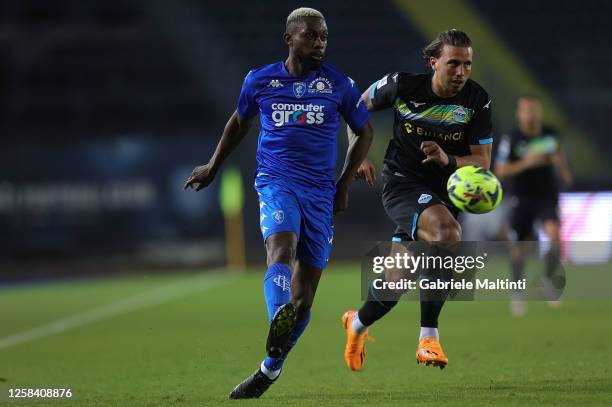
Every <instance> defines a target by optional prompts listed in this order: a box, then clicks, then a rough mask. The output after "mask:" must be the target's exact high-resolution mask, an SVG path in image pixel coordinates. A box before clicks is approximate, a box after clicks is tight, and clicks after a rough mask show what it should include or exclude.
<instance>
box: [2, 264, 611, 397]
mask: <svg viewBox="0 0 612 407" xmlns="http://www.w3.org/2000/svg"><path fill="white" fill-rule="evenodd" d="M262 277H263V267H262V269H261V270H258V271H257V272H251V273H247V274H246V275H241V276H236V277H228V276H227V275H225V274H223V273H202V274H200V275H192V274H184V273H170V272H169V273H165V274H154V275H150V276H140V275H139V276H134V275H132V276H128V277H109V278H104V279H95V280H92V279H90V280H79V281H64V282H56V283H52V284H36V285H28V286H20V287H10V288H4V289H2V290H0V388H2V387H4V388H5V390H4V392H6V388H7V387H21V388H23V387H44V388H51V387H70V388H71V389H72V390H73V391H74V395H75V398H74V399H72V400H64V401H57V400H53V401H40V400H37V401H33V400H27V401H26V400H19V401H16V400H6V399H4V400H0V405H3V406H4V405H6V406H12V405H14V406H25V405H35V406H43V405H49V406H216V405H239V404H241V405H242V404H244V405H262V406H263V405H278V406H281V405H282V406H318V407H322V406H343V405H346V406H356V405H369V406H395V405H398V406H399V405H402V406H404V405H409V406H564V405H567V406H587V405H601V406H610V405H612V370H611V366H610V365H611V363H612V339H611V338H612V324H611V321H612V319H611V315H612V302H565V303H563V304H562V306H561V308H559V309H550V308H548V307H547V305H546V304H545V303H536V302H531V303H529V304H528V313H527V315H526V316H524V317H522V318H513V317H511V316H510V314H509V305H508V303H507V302H501V301H498V302H492V301H491V302H471V303H459V302H452V303H448V304H447V305H446V306H445V309H444V312H443V314H442V317H441V321H440V323H441V339H442V344H443V346H444V349H445V351H446V353H447V355H448V356H449V359H450V362H449V366H448V367H447V368H446V369H445V370H443V371H441V370H439V369H434V368H431V367H424V366H417V365H416V362H415V359H414V352H415V349H416V344H417V339H418V338H417V335H418V326H419V324H418V320H419V312H418V304H417V303H414V302H403V303H400V304H399V305H398V306H397V307H396V309H394V310H393V312H392V313H391V314H389V315H388V316H387V317H386V318H385V319H383V320H382V321H380V322H379V323H377V324H376V325H375V326H374V327H373V328H372V329H371V332H370V333H371V335H372V336H374V337H375V339H376V340H375V342H374V343H368V345H367V358H366V367H365V369H364V371H362V372H359V373H354V372H351V371H349V370H348V369H347V368H346V366H345V364H344V360H343V356H342V353H343V347H344V332H343V330H342V328H341V323H340V316H341V315H342V313H343V312H344V311H345V310H346V309H348V308H355V307H358V306H359V304H360V299H359V292H360V291H359V281H360V279H359V274H358V266H356V265H348V264H347V265H342V264H340V265H338V264H332V265H331V266H330V267H329V269H328V270H326V271H325V272H324V276H323V279H322V280H321V284H320V286H319V292H318V294H317V298H316V301H315V305H314V308H313V318H312V321H311V323H310V326H309V328H308V329H307V330H306V332H305V334H304V335H303V337H302V338H301V340H300V342H299V343H298V345H297V346H296V348H295V349H294V351H293V352H292V354H291V355H290V356H289V358H288V360H287V362H286V364H285V368H284V371H283V374H282V376H281V377H280V379H279V381H278V382H277V383H275V384H274V385H273V386H272V387H271V388H270V390H269V391H268V392H267V393H266V394H264V396H263V397H262V398H261V399H259V400H248V401H232V400H228V399H227V396H228V393H229V392H230V391H231V389H232V388H233V387H234V385H235V384H237V383H238V382H239V381H241V380H242V379H243V378H244V377H246V376H247V375H248V374H250V373H251V372H252V371H254V370H255V368H256V367H257V366H258V365H259V363H260V362H261V360H262V358H263V356H264V343H265V338H266V334H267V328H266V324H267V320H266V311H265V306H264V300H263V289H262ZM67 317H68V318H67ZM58 321H59V322H58ZM53 322H56V324H54V325H49V323H53ZM11 341H12V342H11Z"/></svg>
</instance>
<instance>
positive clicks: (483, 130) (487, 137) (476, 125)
mask: <svg viewBox="0 0 612 407" xmlns="http://www.w3.org/2000/svg"><path fill="white" fill-rule="evenodd" d="M492 127H493V125H492V124H491V99H489V97H488V96H487V98H486V102H485V103H484V104H483V105H482V106H480V109H478V110H477V111H476V114H475V115H474V118H473V119H472V123H471V125H470V127H469V129H468V141H469V143H470V144H491V143H492V142H493V136H492V134H491V130H492Z"/></svg>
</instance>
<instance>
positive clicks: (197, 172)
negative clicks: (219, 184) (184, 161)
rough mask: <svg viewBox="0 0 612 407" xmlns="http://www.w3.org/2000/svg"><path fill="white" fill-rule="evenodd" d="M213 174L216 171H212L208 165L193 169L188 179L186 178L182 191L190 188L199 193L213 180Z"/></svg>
mask: <svg viewBox="0 0 612 407" xmlns="http://www.w3.org/2000/svg"><path fill="white" fill-rule="evenodd" d="M215 173H216V171H214V170H213V168H212V166H211V165H210V164H205V165H200V166H199V167H195V168H194V170H193V171H192V173H191V175H190V176H189V178H187V181H186V182H185V187H184V189H187V188H191V189H195V190H196V191H199V190H200V189H202V188H206V187H207V186H208V185H210V183H211V182H212V181H213V179H215Z"/></svg>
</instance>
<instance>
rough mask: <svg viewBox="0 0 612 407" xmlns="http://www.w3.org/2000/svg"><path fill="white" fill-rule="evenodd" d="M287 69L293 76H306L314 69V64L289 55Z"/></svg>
mask: <svg viewBox="0 0 612 407" xmlns="http://www.w3.org/2000/svg"><path fill="white" fill-rule="evenodd" d="M285 69H286V70H287V72H289V74H290V75H292V76H306V75H308V74H309V73H310V71H312V66H310V65H309V64H307V63H305V62H303V61H300V60H299V59H298V58H296V57H294V56H292V55H289V56H288V57H287V59H286V60H285Z"/></svg>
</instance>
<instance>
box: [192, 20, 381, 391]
mask: <svg viewBox="0 0 612 407" xmlns="http://www.w3.org/2000/svg"><path fill="white" fill-rule="evenodd" d="M327 37H328V31H327V25H326V23H325V18H324V17H323V15H322V14H321V13H320V12H318V11H317V10H314V9H311V8H299V9H296V10H294V11H293V12H291V13H290V14H289V16H288V17H287V25H286V32H285V34H284V40H285V43H286V44H287V46H288V48H289V56H288V58H287V59H286V60H285V61H279V62H276V63H273V64H270V65H267V66H264V67H262V68H259V69H255V70H252V71H250V72H249V73H248V75H247V76H246V78H245V80H244V84H243V86H242V91H241V92H240V97H239V99H238V107H237V109H236V112H235V113H234V114H233V115H232V116H231V117H230V119H229V121H228V123H227V125H226V126H225V130H224V131H223V135H222V136H221V140H220V141H219V144H218V146H217V149H216V151H215V152H214V154H213V156H212V158H211V159H210V161H209V162H208V164H205V165H202V166H199V167H196V168H195V169H194V170H193V173H192V174H191V176H190V177H189V178H188V179H187V182H186V183H185V188H188V187H191V188H195V190H196V191H199V190H200V189H202V188H204V187H206V186H207V185H209V184H210V183H211V182H212V181H213V179H214V177H215V174H216V173H217V171H218V170H219V167H220V166H221V164H222V163H223V161H224V160H225V159H226V158H227V156H228V155H229V154H230V153H231V152H232V151H233V150H234V148H235V147H236V146H237V145H238V144H239V143H240V141H241V140H242V139H243V138H244V136H245V135H246V134H247V132H248V130H249V128H250V127H251V124H252V122H253V119H254V117H255V116H256V115H257V113H259V117H260V120H261V131H260V133H259V142H258V148H257V162H258V168H257V171H256V175H255V189H256V190H257V193H258V195H259V207H260V227H261V233H262V235H263V238H264V241H265V247H266V252H267V263H268V269H267V272H266V275H265V278H264V295H265V299H266V305H267V308H268V317H269V320H270V327H269V332H268V339H267V342H266V352H267V355H268V356H267V357H266V358H265V360H264V361H263V362H262V363H261V366H260V367H259V368H258V369H257V370H256V371H255V372H254V373H253V374H252V375H250V376H249V377H247V378H246V379H245V380H244V381H243V382H241V383H240V384H238V385H237V386H236V387H235V388H234V390H233V391H232V392H231V393H230V398H232V399H243V398H258V397H260V396H261V395H262V394H263V393H264V392H265V391H266V390H267V389H268V388H269V387H270V385H271V384H272V383H274V381H275V380H276V379H277V378H278V376H279V375H280V372H281V368H282V365H283V362H284V360H285V358H286V357H287V354H288V353H289V351H290V350H291V349H292V348H293V346H294V345H295V344H296V342H297V340H298V338H299V337H300V335H301V334H302V333H303V332H304V330H305V329H306V326H307V325H308V322H309V320H310V308H311V306H312V303H313V300H314V296H315V292H316V289H317V285H318V283H319V279H320V277H321V272H322V270H323V269H324V268H325V266H326V264H327V261H328V257H329V253H330V249H331V244H332V240H333V215H334V214H335V213H337V212H341V211H343V210H345V209H346V208H347V206H348V188H349V185H350V184H351V183H352V182H353V180H354V179H355V177H356V174H357V170H358V168H359V166H360V164H361V163H362V161H363V159H364V158H365V157H366V155H367V151H368V149H369V147H370V144H371V142H372V127H371V125H370V123H369V118H368V111H367V109H366V107H365V105H364V103H363V101H362V100H361V94H360V92H359V90H358V89H357V86H355V84H354V82H353V81H352V80H351V79H350V78H349V77H347V76H346V75H344V74H343V73H341V72H340V71H338V70H337V69H336V68H334V67H333V66H331V65H329V64H326V63H323V58H324V55H325V48H326V46H327ZM340 116H342V117H343V118H344V120H345V121H346V123H347V124H348V126H349V127H350V128H351V129H352V131H354V132H355V134H356V137H354V138H352V142H351V143H350V145H349V147H348V150H347V155H346V161H345V164H344V168H343V170H342V174H341V175H340V177H339V179H338V181H337V182H335V177H334V169H335V164H336V153H337V151H336V134H337V133H338V127H339V125H340ZM229 255H230V256H231V253H229Z"/></svg>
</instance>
